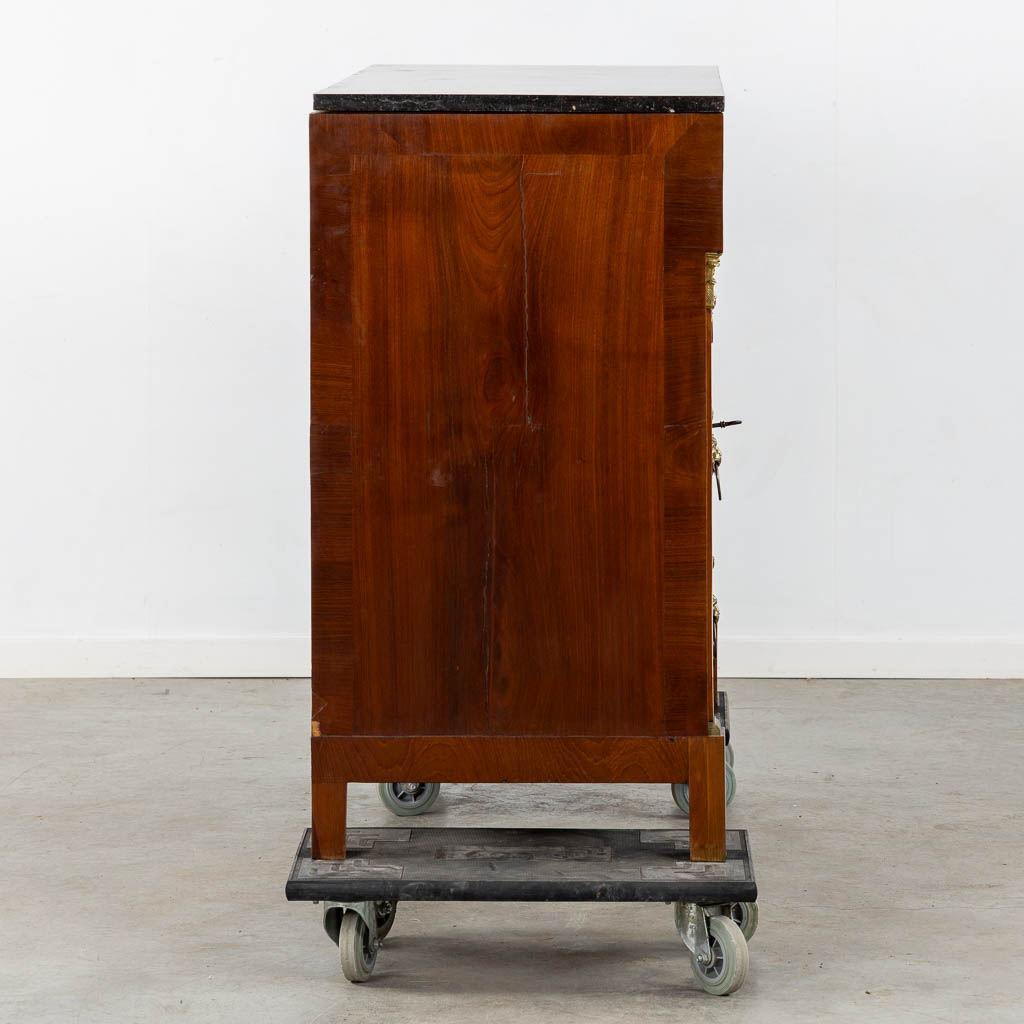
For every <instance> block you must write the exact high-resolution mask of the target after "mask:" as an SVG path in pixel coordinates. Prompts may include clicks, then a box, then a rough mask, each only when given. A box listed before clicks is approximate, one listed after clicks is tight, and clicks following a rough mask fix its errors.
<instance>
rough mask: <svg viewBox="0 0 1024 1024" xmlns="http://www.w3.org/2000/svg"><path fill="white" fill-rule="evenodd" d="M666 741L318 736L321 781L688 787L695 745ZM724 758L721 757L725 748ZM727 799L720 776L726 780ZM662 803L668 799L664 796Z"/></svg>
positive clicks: (694, 740) (316, 768)
mask: <svg viewBox="0 0 1024 1024" xmlns="http://www.w3.org/2000/svg"><path fill="white" fill-rule="evenodd" d="M706 739H707V738H706V737H685V736H680V737H669V736H322V737H318V738H314V739H313V741H312V744H313V747H312V749H313V772H314V778H316V779H318V780H321V781H323V782H331V783H334V782H342V781H349V782H390V781H394V780H395V779H399V778H402V779H404V778H415V779H417V780H419V781H422V782H652V783H656V782H663V783H664V782H668V783H672V782H685V781H687V779H688V778H689V758H690V752H691V750H692V749H693V746H692V745H693V744H697V747H698V749H699V750H701V751H702V750H703V749H704V748H703V745H704V743H705V741H706ZM722 756H723V758H724V756H725V755H724V748H723V753H722ZM722 785H723V795H724V792H725V790H724V785H725V783H724V775H723V783H722ZM666 798H667V794H666Z"/></svg>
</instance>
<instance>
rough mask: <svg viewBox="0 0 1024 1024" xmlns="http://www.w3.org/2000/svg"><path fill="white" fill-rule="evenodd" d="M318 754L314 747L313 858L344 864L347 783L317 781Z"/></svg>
mask: <svg viewBox="0 0 1024 1024" xmlns="http://www.w3.org/2000/svg"><path fill="white" fill-rule="evenodd" d="M315 750H316V746H315V743H314V758H313V764H314V769H313V836H312V840H313V857H314V859H315V860H344V859H345V813H346V810H347V808H348V783H347V782H330V781H326V780H322V779H318V778H317V772H316V768H315V765H316V757H315Z"/></svg>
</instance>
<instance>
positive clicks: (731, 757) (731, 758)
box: [725, 743, 736, 768]
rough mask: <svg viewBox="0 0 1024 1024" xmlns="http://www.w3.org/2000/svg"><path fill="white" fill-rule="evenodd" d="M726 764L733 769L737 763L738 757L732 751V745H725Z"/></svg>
mask: <svg viewBox="0 0 1024 1024" xmlns="http://www.w3.org/2000/svg"><path fill="white" fill-rule="evenodd" d="M725 763H726V764H727V765H728V766H729V767H730V768H732V767H733V765H734V764H735V763H736V755H735V754H734V753H733V751H732V744H731V743H726V745H725Z"/></svg>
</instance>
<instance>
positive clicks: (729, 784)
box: [672, 747, 736, 817]
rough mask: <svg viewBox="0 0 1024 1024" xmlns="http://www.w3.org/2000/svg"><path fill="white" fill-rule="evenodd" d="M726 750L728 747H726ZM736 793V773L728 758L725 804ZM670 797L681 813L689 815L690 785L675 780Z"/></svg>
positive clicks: (729, 802)
mask: <svg viewBox="0 0 1024 1024" xmlns="http://www.w3.org/2000/svg"><path fill="white" fill-rule="evenodd" d="M725 749H726V750H728V749H729V748H728V747H726V748H725ZM735 795H736V773H735V772H734V771H733V770H732V765H731V764H729V760H728V758H726V762H725V806H726V807H728V806H729V804H731V803H732V798H733V797H734V796H735ZM672 799H673V800H675V802H676V806H677V807H678V808H679V810H681V811H682V812H683V814H685V815H687V817H689V814H690V786H689V784H688V783H686V782H676V783H675V784H674V785H673V786H672Z"/></svg>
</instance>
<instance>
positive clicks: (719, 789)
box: [689, 736, 725, 860]
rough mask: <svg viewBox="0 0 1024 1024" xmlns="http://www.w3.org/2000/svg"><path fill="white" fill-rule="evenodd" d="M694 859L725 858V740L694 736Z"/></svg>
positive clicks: (691, 856)
mask: <svg viewBox="0 0 1024 1024" xmlns="http://www.w3.org/2000/svg"><path fill="white" fill-rule="evenodd" d="M689 782H690V859H691V860H725V740H724V738H723V737H721V736H708V737H703V736H696V737H691V739H690V780H689Z"/></svg>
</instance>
